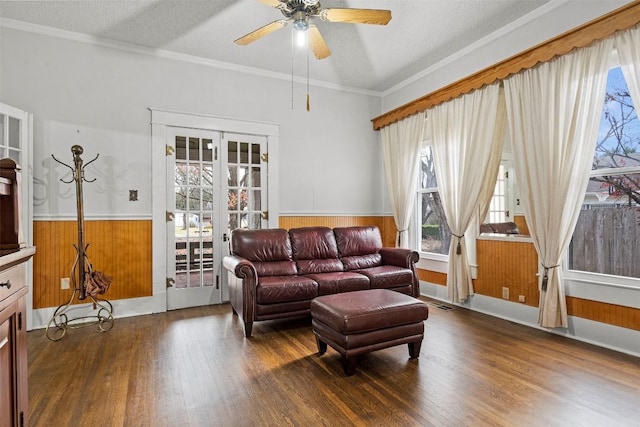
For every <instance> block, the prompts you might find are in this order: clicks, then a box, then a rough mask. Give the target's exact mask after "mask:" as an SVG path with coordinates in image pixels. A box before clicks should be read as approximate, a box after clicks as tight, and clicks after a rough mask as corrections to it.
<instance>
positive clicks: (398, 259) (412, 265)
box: [380, 248, 420, 298]
mask: <svg viewBox="0 0 640 427" xmlns="http://www.w3.org/2000/svg"><path fill="white" fill-rule="evenodd" d="M380 255H381V256H382V264H384V265H395V266H398V267H403V268H408V269H410V270H411V272H412V273H413V283H412V286H411V288H412V289H411V295H413V296H414V297H416V298H418V297H419V296H420V280H418V272H417V271H416V263H417V262H418V261H419V260H420V255H419V254H418V252H416V251H413V250H411V249H404V248H381V249H380Z"/></svg>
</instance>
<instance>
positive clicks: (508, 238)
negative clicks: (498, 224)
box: [476, 233, 533, 243]
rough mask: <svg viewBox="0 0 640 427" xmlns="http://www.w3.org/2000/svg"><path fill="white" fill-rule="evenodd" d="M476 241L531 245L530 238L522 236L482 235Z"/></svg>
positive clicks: (531, 240)
mask: <svg viewBox="0 0 640 427" xmlns="http://www.w3.org/2000/svg"><path fill="white" fill-rule="evenodd" d="M476 240H496V241H501V242H517V243H533V239H532V238H531V236H527V235H524V234H499V233H482V234H480V235H478V237H476Z"/></svg>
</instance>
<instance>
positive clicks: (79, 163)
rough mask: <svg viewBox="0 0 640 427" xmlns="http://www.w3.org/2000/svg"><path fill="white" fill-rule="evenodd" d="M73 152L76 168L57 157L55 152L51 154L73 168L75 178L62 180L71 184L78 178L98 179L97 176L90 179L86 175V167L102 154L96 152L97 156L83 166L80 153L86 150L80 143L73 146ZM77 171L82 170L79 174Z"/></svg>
mask: <svg viewBox="0 0 640 427" xmlns="http://www.w3.org/2000/svg"><path fill="white" fill-rule="evenodd" d="M71 152H72V153H73V163H74V165H75V168H74V167H71V166H69V165H68V164H66V163H65V162H61V161H60V160H58V159H56V156H54V155H53V154H52V155H51V157H52V158H53V160H55V161H56V162H58V163H60V164H61V165H63V166H66V167H68V168H69V169H70V170H71V173H72V174H73V178H71V179H70V180H69V181H65V180H64V179H62V178H60V181H62V182H64V183H65V184H71V183H72V182H73V181H77V180H81V181H84V182H94V181H95V180H96V178H93V179H91V180H89V179H87V178H85V177H84V168H86V167H87V166H89V165H90V164H91V163H93V162H95V161H96V160H98V157H100V154H96V156H95V157H94V158H93V159H91V160H89V161H88V162H87V163H85V164H84V166H83V165H82V157H80V155H82V153H83V152H84V149H83V148H82V147H81V146H80V145H74V146H72V147H71ZM76 171H80V174H79V175H78V174H76Z"/></svg>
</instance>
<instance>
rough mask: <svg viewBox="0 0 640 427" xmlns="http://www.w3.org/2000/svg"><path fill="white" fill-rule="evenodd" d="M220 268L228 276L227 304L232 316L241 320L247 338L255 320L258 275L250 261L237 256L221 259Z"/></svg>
mask: <svg viewBox="0 0 640 427" xmlns="http://www.w3.org/2000/svg"><path fill="white" fill-rule="evenodd" d="M222 266H223V267H224V268H225V269H226V270H227V272H228V276H229V277H228V279H229V280H228V282H229V302H230V303H231V307H232V308H233V312H234V314H238V315H239V316H240V317H241V318H242V321H243V322H244V330H245V336H246V337H247V338H249V337H250V336H251V328H252V326H253V321H254V320H255V304H256V286H257V284H258V273H257V272H256V268H255V266H254V265H253V263H252V262H251V261H249V260H248V259H246V258H242V257H239V256H237V255H228V256H225V257H224V258H223V259H222Z"/></svg>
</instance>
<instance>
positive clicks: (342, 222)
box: [279, 216, 397, 247]
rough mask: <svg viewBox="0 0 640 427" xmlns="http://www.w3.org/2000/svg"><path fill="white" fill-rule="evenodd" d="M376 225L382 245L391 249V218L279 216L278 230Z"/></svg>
mask: <svg viewBox="0 0 640 427" xmlns="http://www.w3.org/2000/svg"><path fill="white" fill-rule="evenodd" d="M361 225H377V226H378V228H379V229H380V234H382V245H383V246H389V247H393V246H395V240H396V233H397V228H396V223H395V221H394V220H393V217H392V216H281V217H280V219H279V226H280V228H284V229H287V230H289V229H290V228H298V227H329V228H334V227H354V226H361Z"/></svg>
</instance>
